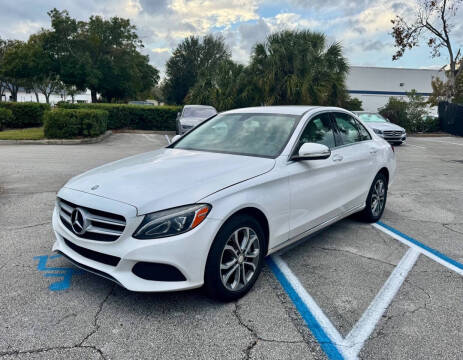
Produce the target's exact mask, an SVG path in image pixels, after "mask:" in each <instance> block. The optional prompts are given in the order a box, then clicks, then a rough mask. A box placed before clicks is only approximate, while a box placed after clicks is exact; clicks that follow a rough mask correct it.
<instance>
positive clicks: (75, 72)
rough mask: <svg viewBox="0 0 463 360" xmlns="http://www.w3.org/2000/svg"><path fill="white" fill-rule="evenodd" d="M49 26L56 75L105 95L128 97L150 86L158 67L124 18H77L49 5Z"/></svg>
mask: <svg viewBox="0 0 463 360" xmlns="http://www.w3.org/2000/svg"><path fill="white" fill-rule="evenodd" d="M48 14H49V16H50V18H51V25H52V29H53V31H51V35H50V36H49V38H48V41H47V44H46V48H47V49H48V50H49V51H51V52H52V54H54V56H55V59H56V64H57V66H58V73H59V75H60V79H61V80H62V81H63V82H64V83H65V84H66V85H67V86H75V87H76V89H78V90H85V89H90V91H91V96H92V102H96V101H97V93H100V94H102V95H103V96H104V97H105V98H106V99H107V100H108V101H113V100H119V99H127V98H129V97H132V96H134V94H136V93H137V92H139V91H142V90H145V89H149V88H151V87H153V86H155V85H156V83H157V82H158V80H159V72H158V70H157V69H156V68H154V67H153V66H151V65H150V64H149V62H148V57H147V56H144V55H142V54H141V53H140V52H139V51H138V50H139V49H140V48H142V47H143V43H142V41H141V40H140V39H139V38H138V35H137V33H136V27H135V26H134V25H132V24H131V23H130V20H128V19H122V18H119V17H112V18H110V19H109V20H106V19H103V18H102V17H100V16H91V17H90V19H89V20H88V21H87V22H85V21H77V20H75V19H73V18H71V17H70V16H69V13H68V12H67V11H65V10H64V11H58V10H57V9H53V10H51V11H50V12H49V13H48Z"/></svg>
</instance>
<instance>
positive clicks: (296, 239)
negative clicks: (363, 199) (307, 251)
mask: <svg viewBox="0 0 463 360" xmlns="http://www.w3.org/2000/svg"><path fill="white" fill-rule="evenodd" d="M364 208H365V204H363V205H357V206H354V207H353V208H350V209H349V210H347V211H346V212H344V213H343V214H340V215H337V216H335V217H334V218H332V219H330V220H327V221H325V222H322V223H321V224H318V225H316V226H314V227H313V228H311V229H309V230H306V231H304V232H303V233H301V234H299V235H296V236H294V237H292V238H291V239H288V240H286V241H284V242H282V243H281V244H279V245H277V246H275V247H273V248H271V249H270V250H269V251H268V253H267V255H270V254H273V253H274V252H277V251H279V250H281V249H283V248H286V247H287V246H290V245H293V246H296V245H298V244H299V242H303V241H305V240H307V239H308V238H310V237H311V236H312V235H315V234H317V233H318V232H319V231H321V230H323V229H324V228H326V227H328V226H330V225H332V224H334V223H335V222H338V221H339V220H342V219H344V218H346V217H348V216H350V215H352V214H355V213H356V212H359V211H362V210H363V209H364Z"/></svg>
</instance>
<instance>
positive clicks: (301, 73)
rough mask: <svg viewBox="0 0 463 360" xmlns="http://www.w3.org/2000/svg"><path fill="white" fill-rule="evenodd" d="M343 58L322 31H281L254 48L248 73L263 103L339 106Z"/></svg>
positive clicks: (344, 93)
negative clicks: (327, 43)
mask: <svg viewBox="0 0 463 360" xmlns="http://www.w3.org/2000/svg"><path fill="white" fill-rule="evenodd" d="M348 69H349V68H348V65H347V61H346V59H345V58H344V57H343V55H342V48H341V46H340V44H339V43H334V44H332V45H330V46H327V45H326V37H325V35H324V34H322V33H318V32H311V31H309V30H301V31H289V30H285V31H282V32H277V33H274V34H271V35H269V37H268V38H267V40H266V41H265V42H264V43H258V44H256V46H255V47H254V50H253V53H252V57H251V64H250V72H249V73H250V74H251V75H252V78H253V80H252V81H253V82H254V83H255V84H256V87H257V90H258V91H257V94H258V95H257V99H256V100H255V101H257V102H258V103H259V104H264V105H286V104H287V105H294V104H313V105H339V106H342V105H343V104H344V103H345V101H346V100H347V98H348V96H347V91H346V87H345V78H346V75H347V72H348Z"/></svg>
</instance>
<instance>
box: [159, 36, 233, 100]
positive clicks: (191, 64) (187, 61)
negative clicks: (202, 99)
mask: <svg viewBox="0 0 463 360" xmlns="http://www.w3.org/2000/svg"><path fill="white" fill-rule="evenodd" d="M230 58H231V54H230V51H229V50H228V49H227V47H226V46H225V42H224V39H223V38H222V37H214V36H212V35H207V36H205V37H204V38H203V39H200V38H199V37H195V36H190V37H188V38H185V39H184V40H183V41H182V42H181V43H180V44H179V45H178V46H177V48H176V49H175V50H174V52H173V54H172V56H171V58H170V59H169V60H168V61H167V64H166V80H165V82H164V84H163V89H162V90H163V94H164V97H165V99H166V101H167V102H168V103H173V104H183V103H184V102H185V97H186V95H187V93H188V91H189V90H190V88H192V87H193V85H194V84H195V83H196V81H197V80H198V77H199V75H200V72H201V71H202V72H207V71H212V69H214V68H215V67H216V66H217V65H218V64H219V63H220V62H221V61H223V60H229V59H230Z"/></svg>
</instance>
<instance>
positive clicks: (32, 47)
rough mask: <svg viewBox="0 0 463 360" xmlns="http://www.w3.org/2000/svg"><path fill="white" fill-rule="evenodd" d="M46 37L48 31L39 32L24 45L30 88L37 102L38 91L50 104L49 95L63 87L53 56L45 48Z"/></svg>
mask: <svg viewBox="0 0 463 360" xmlns="http://www.w3.org/2000/svg"><path fill="white" fill-rule="evenodd" d="M48 36H49V32H48V31H42V32H39V33H37V34H34V35H31V36H30V37H29V41H28V42H27V44H26V53H27V62H28V67H29V71H28V73H29V83H30V86H31V88H32V89H33V90H34V92H35V94H36V97H37V102H38V94H37V91H39V92H41V93H42V94H43V95H44V96H45V101H46V102H47V104H49V103H50V95H51V94H53V93H56V92H57V91H58V90H59V89H60V88H61V87H63V83H62V82H61V80H60V77H59V74H58V73H57V72H56V68H55V65H54V59H53V56H52V54H51V53H50V52H49V51H47V50H46V48H45V44H46V42H47V38H48Z"/></svg>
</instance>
